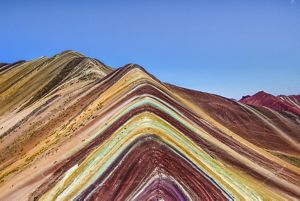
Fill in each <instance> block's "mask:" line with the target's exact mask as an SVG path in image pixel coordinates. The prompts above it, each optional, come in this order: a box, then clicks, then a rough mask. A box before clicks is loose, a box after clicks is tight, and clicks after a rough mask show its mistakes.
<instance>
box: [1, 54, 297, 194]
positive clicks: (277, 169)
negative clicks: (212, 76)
mask: <svg viewBox="0 0 300 201" xmlns="http://www.w3.org/2000/svg"><path fill="white" fill-rule="evenodd" d="M199 76H200V77H201V75H199ZM203 79H204V78H203ZM0 86H1V88H0V105H1V107H0V114H1V116H0V142H1V143H0V200H297V199H300V187H299V186H300V124H299V122H298V121H297V120H296V119H295V118H293V117H291V116H288V115H285V114H283V113H280V112H278V111H276V110H273V109H270V108H265V107H263V108H262V107H253V106H250V105H246V104H244V103H242V102H237V101H234V100H231V99H227V98H224V97H221V96H217V95H213V94H208V93H202V92H198V91H193V90H189V89H184V88H180V87H177V86H174V85H170V84H166V83H162V82H160V81H159V80H157V79H156V78H155V77H154V76H152V75H150V74H149V73H147V72H146V71H145V70H144V69H143V68H142V67H140V66H138V65H136V64H128V65H126V66H124V67H122V68H118V69H115V70H114V69H112V68H110V67H108V66H106V65H104V64H103V63H101V62H99V61H98V60H96V59H92V58H88V57H85V56H84V55H82V54H80V53H76V52H73V51H66V52H63V53H61V54H58V55H55V56H54V57H51V58H47V57H42V58H38V59H36V60H32V61H28V62H25V61H20V62H17V63H14V64H1V66H0Z"/></svg>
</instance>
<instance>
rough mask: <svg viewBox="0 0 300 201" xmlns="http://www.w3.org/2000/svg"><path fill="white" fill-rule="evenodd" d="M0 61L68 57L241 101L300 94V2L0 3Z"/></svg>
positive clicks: (131, 0)
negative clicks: (67, 53) (133, 69)
mask: <svg viewBox="0 0 300 201" xmlns="http://www.w3.org/2000/svg"><path fill="white" fill-rule="evenodd" d="M0 26H1V29H0V61H2V62H13V61H16V60H21V59H26V60H30V59H33V58H36V57H39V56H43V55H46V56H52V55H54V54H56V53H58V52H61V51H63V50H67V49H73V50H76V51H79V52H82V53H84V54H86V55H88V56H90V57H95V58H98V59H100V60H101V61H103V62H104V63H106V64H107V65H110V66H113V67H120V66H123V65H124V64H126V63H138V64H140V65H142V66H144V67H145V68H146V69H147V70H148V71H149V72H150V73H152V74H154V75H155V76H156V77H158V78H159V79H161V80H162V81H165V82H169V83H173V84H176V85H180V86H183V87H187V88H192V89H197V90H200V91H205V92H211V93H216V94H219V95H222V96H226V97H233V98H237V99H238V98H240V97H241V96H242V95H247V94H253V93H255V92H257V91H259V90H265V91H267V92H270V93H273V94H276V95H278V94H300V0H294V1H290V0H248V1H246V0H191V1H188V0H181V1H179V0H144V1H143V0H127V1H126V0H122V1H121V0H120V1H115V0H107V1H101V0H99V1H88V0H85V1H77V0H73V1H72V0H66V1H65V0H64V1H62V0H61V1H58V0H51V1H50V0H49V1H45V0H43V1H42V0H39V1H31V0H26V1H25V0H22V1H21V0H20V1H14V0H1V1H0Z"/></svg>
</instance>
